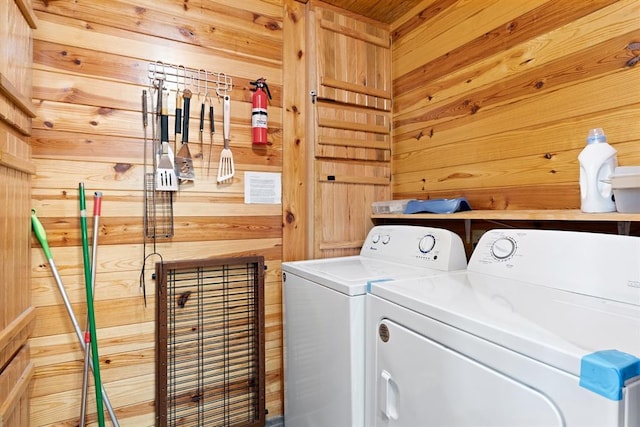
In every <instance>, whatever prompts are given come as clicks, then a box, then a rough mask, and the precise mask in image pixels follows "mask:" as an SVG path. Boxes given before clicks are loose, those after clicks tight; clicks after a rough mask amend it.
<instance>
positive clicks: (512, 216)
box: [371, 209, 640, 242]
mask: <svg viewBox="0 0 640 427" xmlns="http://www.w3.org/2000/svg"><path fill="white" fill-rule="evenodd" d="M371 218H372V219H373V220H376V219H386V220H394V221H395V220H412V221H414V220H424V221H431V220H449V221H451V220H464V226H465V234H466V240H467V242H470V241H471V240H470V239H471V221H472V220H477V221H592V222H598V221H599V222H616V223H617V226H618V234H623V235H629V233H630V230H631V223H632V222H640V213H621V212H607V213H584V212H582V211H580V210H579V209H575V210H574V209H539V210H498V209H495V210H477V211H466V212H456V213H451V214H428V213H419V214H373V215H371Z"/></svg>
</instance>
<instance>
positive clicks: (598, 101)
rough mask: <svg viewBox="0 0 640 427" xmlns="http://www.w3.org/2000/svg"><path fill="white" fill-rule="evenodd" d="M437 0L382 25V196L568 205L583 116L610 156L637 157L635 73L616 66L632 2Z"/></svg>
mask: <svg viewBox="0 0 640 427" xmlns="http://www.w3.org/2000/svg"><path fill="white" fill-rule="evenodd" d="M437 5H438V8H437V9H438V11H437V13H432V14H428V15H427V16H425V17H424V18H425V20H424V21H423V22H421V24H420V25H415V21H414V20H411V19H408V20H407V21H406V22H407V23H408V22H414V24H411V25H409V24H403V25H405V26H403V25H399V26H397V27H396V32H395V33H394V39H393V51H394V57H393V70H394V71H393V73H394V74H393V75H394V81H393V90H394V93H395V94H396V96H395V97H394V111H393V135H394V139H393V150H392V151H393V162H392V164H393V195H394V198H398V199H404V198H438V197H446V198H451V197H459V196H465V197H467V198H468V199H469V201H470V202H471V206H472V207H473V208H476V209H559V208H565V209H566V208H568V209H575V208H578V207H579V205H580V198H579V185H578V171H579V168H578V162H577V156H578V154H579V153H580V151H581V150H582V148H583V147H584V145H585V138H586V135H587V132H588V131H589V129H590V128H593V127H602V128H604V129H605V132H606V133H607V136H608V138H609V141H610V143H612V144H613V146H614V147H615V148H616V149H617V150H618V160H619V163H620V164H621V165H636V164H640V155H639V154H638V150H637V144H638V141H639V140H640V138H639V137H638V134H639V132H640V121H639V120H638V117H640V109H639V108H638V107H639V105H640V104H638V93H639V92H638V91H637V90H635V89H633V90H630V88H636V87H640V75H639V74H638V72H637V70H636V69H635V68H637V67H628V66H626V65H625V64H626V62H627V61H628V60H629V59H630V58H631V57H632V55H633V54H632V53H631V51H630V50H628V49H627V48H626V47H627V45H628V44H629V43H630V42H633V41H638V40H640V24H639V23H638V20H637V19H635V17H637V16H638V15H639V14H640V5H639V4H638V2H635V1H618V2H613V1H606V0H602V1H595V2H582V3H575V2H569V1H559V2H547V1H536V0H531V1H529V0H528V1H522V2H508V1H492V2H467V3H465V2H449V1H441V2H437ZM432 11H434V9H432Z"/></svg>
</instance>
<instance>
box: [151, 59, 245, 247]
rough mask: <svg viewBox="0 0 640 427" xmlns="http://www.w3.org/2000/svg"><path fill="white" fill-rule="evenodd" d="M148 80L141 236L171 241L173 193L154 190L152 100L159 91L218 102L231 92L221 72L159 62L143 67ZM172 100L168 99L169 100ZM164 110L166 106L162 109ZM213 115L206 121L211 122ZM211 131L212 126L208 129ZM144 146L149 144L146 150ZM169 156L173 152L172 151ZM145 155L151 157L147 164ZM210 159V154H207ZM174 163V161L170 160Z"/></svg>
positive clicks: (156, 140)
mask: <svg viewBox="0 0 640 427" xmlns="http://www.w3.org/2000/svg"><path fill="white" fill-rule="evenodd" d="M147 77H148V79H149V97H150V102H149V105H151V109H150V112H151V113H152V114H151V116H152V121H151V128H152V132H151V134H152V137H151V139H150V141H145V154H144V157H145V158H144V235H145V238H148V239H158V238H160V239H161V238H170V237H173V234H174V227H173V192H171V191H159V190H158V189H157V188H156V169H157V167H158V164H157V157H158V156H157V154H158V147H160V126H159V115H160V111H158V104H157V103H156V102H155V97H156V96H157V94H158V91H159V90H166V91H169V92H174V93H178V92H184V91H185V90H186V89H189V90H190V91H191V92H192V93H193V96H196V97H200V98H201V99H203V100H204V99H208V100H209V102H210V100H211V97H212V95H211V93H209V91H210V90H211V91H212V92H215V95H216V96H217V97H218V98H222V97H224V96H227V95H228V94H229V92H231V90H232V88H233V79H232V78H231V77H230V76H228V75H227V74H226V73H223V72H215V71H208V70H204V69H196V68H190V67H185V66H183V65H175V64H169V63H164V62H162V61H156V62H150V63H149V64H148V67H147ZM172 98H173V97H169V99H172ZM165 107H166V106H165ZM212 116H213V114H212V115H211V117H210V120H213V117H212ZM211 128H212V129H213V126H212V127H211ZM147 143H150V144H151V149H150V150H148V149H147V148H148V147H147ZM173 152H174V153H175V152H177V149H176V147H174V150H173ZM149 153H150V155H151V157H152V159H151V161H149V158H148V156H149ZM209 155H211V153H209ZM174 162H175V159H174ZM149 165H153V171H151V172H149V171H148V166H149Z"/></svg>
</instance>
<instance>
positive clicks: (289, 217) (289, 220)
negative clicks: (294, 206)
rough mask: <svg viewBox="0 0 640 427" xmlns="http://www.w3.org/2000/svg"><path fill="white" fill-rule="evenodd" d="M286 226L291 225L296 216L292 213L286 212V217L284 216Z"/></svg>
mask: <svg viewBox="0 0 640 427" xmlns="http://www.w3.org/2000/svg"><path fill="white" fill-rule="evenodd" d="M285 218H286V221H287V224H293V223H294V222H295V220H296V216H295V215H294V214H293V212H291V211H289V210H287V215H286V216H285Z"/></svg>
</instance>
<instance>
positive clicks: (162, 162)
mask: <svg viewBox="0 0 640 427" xmlns="http://www.w3.org/2000/svg"><path fill="white" fill-rule="evenodd" d="M160 91H161V92H162V90H160ZM160 96H161V99H162V106H161V110H160V111H161V113H160V143H161V152H160V158H159V159H158V165H157V167H156V190H159V191H178V177H177V176H176V171H175V169H174V167H173V161H174V157H173V151H172V150H171V148H169V113H168V110H167V100H168V92H167V93H164V94H160Z"/></svg>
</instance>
